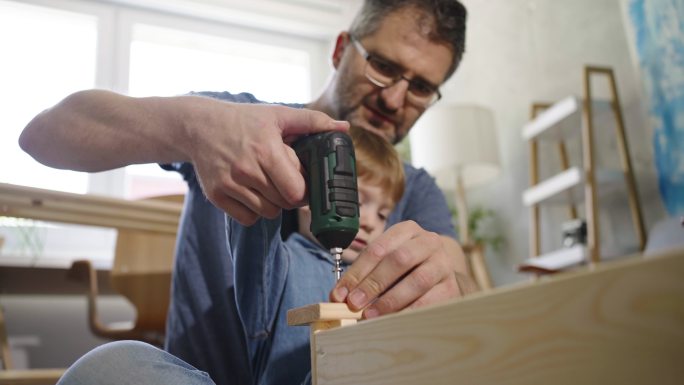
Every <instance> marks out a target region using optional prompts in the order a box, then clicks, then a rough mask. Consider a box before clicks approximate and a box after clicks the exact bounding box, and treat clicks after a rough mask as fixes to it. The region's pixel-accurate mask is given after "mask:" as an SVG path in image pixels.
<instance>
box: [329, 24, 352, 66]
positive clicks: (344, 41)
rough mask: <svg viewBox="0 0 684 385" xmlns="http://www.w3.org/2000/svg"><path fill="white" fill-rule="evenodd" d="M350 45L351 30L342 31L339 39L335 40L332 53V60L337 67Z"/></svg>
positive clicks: (338, 36)
mask: <svg viewBox="0 0 684 385" xmlns="http://www.w3.org/2000/svg"><path fill="white" fill-rule="evenodd" d="M348 45H349V32H340V34H339V35H337V40H336V41H335V49H334V50H333V54H332V62H333V66H334V67H335V69H337V67H339V65H340V62H341V61H342V55H344V50H345V48H347V46H348Z"/></svg>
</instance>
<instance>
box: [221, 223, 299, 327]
mask: <svg viewBox="0 0 684 385" xmlns="http://www.w3.org/2000/svg"><path fill="white" fill-rule="evenodd" d="M226 239H227V243H228V245H227V246H228V253H229V254H230V258H231V260H232V262H233V265H234V268H235V297H236V300H237V306H238V313H239V314H240V317H241V318H242V321H243V325H244V328H245V331H246V333H247V337H248V338H249V339H254V338H256V339H259V338H265V337H267V336H268V335H269V334H270V333H271V332H272V330H273V328H274V323H275V320H276V318H277V315H278V309H279V306H280V302H281V299H282V296H283V293H284V290H285V283H286V280H287V271H288V268H289V263H290V260H289V255H288V251H287V249H286V248H285V247H284V243H283V241H282V239H281V237H280V217H278V218H276V219H270V220H269V219H264V218H262V219H259V220H258V221H257V222H256V223H255V224H254V225H252V226H242V225H240V224H239V223H238V222H237V221H235V220H234V219H233V218H231V217H229V216H226Z"/></svg>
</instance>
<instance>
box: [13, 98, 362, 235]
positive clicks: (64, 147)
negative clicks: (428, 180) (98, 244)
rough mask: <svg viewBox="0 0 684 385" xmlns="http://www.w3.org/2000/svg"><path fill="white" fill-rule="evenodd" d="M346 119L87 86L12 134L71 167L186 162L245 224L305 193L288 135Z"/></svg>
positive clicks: (342, 125)
mask: <svg viewBox="0 0 684 385" xmlns="http://www.w3.org/2000/svg"><path fill="white" fill-rule="evenodd" d="M348 127H349V123H347V122H340V121H336V120H333V119H332V118H330V117H329V116H327V115H326V114H324V113H322V112H318V111H312V110H304V109H294V108H289V107H284V106H276V105H264V104H262V105H256V104H236V103H227V102H223V101H220V100H216V99H212V98H207V97H198V96H180V97H170V98H164V97H150V98H132V97H128V96H124V95H119V94H116V93H113V92H109V91H102V90H89V91H81V92H77V93H75V94H72V95H70V96H68V97H67V98H65V99H64V100H63V101H61V102H60V103H58V104H57V105H56V106H54V107H52V108H50V109H48V110H46V111H44V112H42V113H41V114H39V115H38V116H36V117H35V118H34V119H33V120H32V121H31V122H30V123H29V124H28V125H27V126H26V128H25V129H24V131H23V132H22V134H21V137H20V139H19V143H20V145H21V147H22V148H23V149H24V151H26V152H27V153H29V154H30V155H31V156H33V157H34V158H35V159H36V160H38V161H39V162H41V163H43V164H45V165H47V166H51V167H55V168H61V169H70V170H77V171H88V172H97V171H104V170H111V169H114V168H118V167H123V166H126V165H130V164H140V163H172V162H184V161H189V162H192V163H193V165H194V167H195V172H196V173H197V177H198V179H199V181H200V183H201V185H202V188H203V191H204V193H205V195H206V196H207V197H208V198H209V200H210V201H211V202H212V203H213V204H214V205H216V206H217V207H219V208H221V209H223V210H224V211H225V212H227V213H228V214H230V215H231V216H232V217H234V218H235V219H236V220H237V221H239V222H240V223H241V224H243V225H250V224H252V223H254V222H255V221H256V220H257V219H258V218H259V217H260V216H265V217H268V218H273V217H275V216H276V215H277V214H278V213H279V210H280V209H281V208H292V207H295V206H298V205H300V204H302V203H303V201H304V197H305V182H304V178H303V177H302V175H301V173H300V170H299V168H300V165H299V161H298V160H297V157H296V156H295V154H294V151H292V149H291V148H290V147H289V145H288V144H289V143H291V142H292V141H294V139H295V138H296V137H297V136H300V135H304V134H308V133H315V132H320V131H330V130H346V129H348Z"/></svg>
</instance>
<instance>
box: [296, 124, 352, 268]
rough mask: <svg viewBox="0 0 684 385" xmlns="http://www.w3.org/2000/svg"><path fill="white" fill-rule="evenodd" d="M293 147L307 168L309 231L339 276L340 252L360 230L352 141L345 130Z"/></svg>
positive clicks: (313, 137) (307, 139)
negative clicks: (333, 262) (324, 249)
mask: <svg viewBox="0 0 684 385" xmlns="http://www.w3.org/2000/svg"><path fill="white" fill-rule="evenodd" d="M292 147H293V148H294V150H295V152H296V153H297V156H298V157H299V160H300V161H301V163H302V166H303V167H304V170H305V171H306V184H307V187H308V194H309V207H310V208H311V233H312V234H313V235H314V236H315V237H316V239H318V241H319V242H321V244H322V245H323V247H325V248H326V249H328V250H330V254H332V256H333V257H334V261H335V268H334V269H333V272H334V273H335V278H336V279H337V280H338V281H339V279H340V276H341V275H342V267H341V266H340V263H341V260H342V251H343V250H344V249H346V248H347V247H349V245H350V244H351V243H352V241H353V240H354V238H355V237H356V233H357V232H358V231H359V194H358V189H357V186H356V157H355V156H354V146H353V144H352V140H351V138H350V137H349V135H347V134H346V133H344V132H339V131H329V132H323V133H319V134H313V135H308V136H305V137H303V138H301V139H299V140H297V141H296V142H295V143H294V144H293V145H292Z"/></svg>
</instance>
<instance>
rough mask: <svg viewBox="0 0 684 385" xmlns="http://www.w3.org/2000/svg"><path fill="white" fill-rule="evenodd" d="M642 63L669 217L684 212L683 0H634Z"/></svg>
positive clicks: (632, 7) (631, 7)
mask: <svg viewBox="0 0 684 385" xmlns="http://www.w3.org/2000/svg"><path fill="white" fill-rule="evenodd" d="M629 15H630V18H631V21H632V24H633V27H634V32H635V41H636V48H637V52H638V55H639V64H640V65H641V72H642V75H643V78H644V83H645V89H646V92H647V93H648V98H649V103H650V118H651V122H652V125H653V146H654V160H655V163H656V169H657V171H658V180H659V186H660V193H661V194H662V197H663V202H664V203H665V206H666V208H667V211H668V213H669V214H670V215H681V214H684V1H682V0H631V1H630V2H629Z"/></svg>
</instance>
